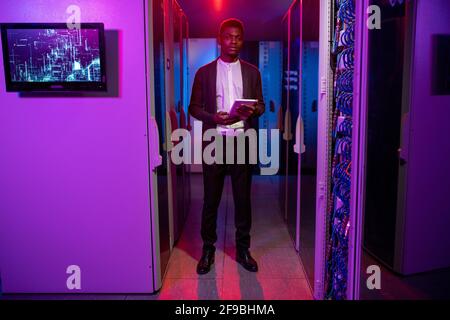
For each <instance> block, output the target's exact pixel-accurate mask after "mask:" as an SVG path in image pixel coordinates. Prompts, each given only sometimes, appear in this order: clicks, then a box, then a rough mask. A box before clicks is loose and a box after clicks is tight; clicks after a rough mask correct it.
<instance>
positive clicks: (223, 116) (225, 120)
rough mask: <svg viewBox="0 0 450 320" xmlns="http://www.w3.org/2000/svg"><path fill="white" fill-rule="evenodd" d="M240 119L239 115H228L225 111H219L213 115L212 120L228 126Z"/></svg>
mask: <svg viewBox="0 0 450 320" xmlns="http://www.w3.org/2000/svg"><path fill="white" fill-rule="evenodd" d="M238 121H240V119H239V117H230V115H229V114H228V113H227V112H224V111H219V112H217V113H216V114H215V115H214V122H215V123H216V124H218V125H222V126H228V125H230V124H233V123H236V122H238Z"/></svg>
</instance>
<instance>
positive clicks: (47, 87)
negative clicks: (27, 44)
mask: <svg viewBox="0 0 450 320" xmlns="http://www.w3.org/2000/svg"><path fill="white" fill-rule="evenodd" d="M0 28H1V37H2V47H3V50H2V51H3V67H4V73H5V84H6V91H7V92H32V91H39V92H42V91H44V92H45V91H47V92H55V91H56V92H66V91H67V92H71V91H76V92H80V91H106V90H107V86H106V58H105V54H106V52H105V29H104V24H103V23H80V28H81V29H97V30H98V35H99V49H100V73H101V79H102V81H100V82H98V81H97V82H92V81H91V82H88V81H73V82H57V81H54V82H16V81H11V70H10V65H9V46H8V37H7V31H8V30H10V29H69V28H68V26H67V23H1V24H0Z"/></svg>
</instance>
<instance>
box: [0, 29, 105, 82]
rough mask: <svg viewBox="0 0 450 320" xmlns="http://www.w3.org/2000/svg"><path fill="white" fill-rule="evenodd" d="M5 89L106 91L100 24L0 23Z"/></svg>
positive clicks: (102, 37)
mask: <svg viewBox="0 0 450 320" xmlns="http://www.w3.org/2000/svg"><path fill="white" fill-rule="evenodd" d="M1 28H2V44H3V61H4V67H5V68H4V69H5V77H6V86H7V91H33V90H38V91H42V90H45V91H46V90H50V91H53V90H56V91H72V90H77V91H78V90H96V91H97V90H99V91H103V90H106V77H105V59H104V54H105V52H104V29H103V24H95V23H91V24H81V25H80V28H75V29H69V28H68V27H67V25H66V24H64V23H63V24H2V26H1Z"/></svg>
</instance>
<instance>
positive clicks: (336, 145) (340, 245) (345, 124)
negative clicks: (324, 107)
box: [325, 0, 355, 300]
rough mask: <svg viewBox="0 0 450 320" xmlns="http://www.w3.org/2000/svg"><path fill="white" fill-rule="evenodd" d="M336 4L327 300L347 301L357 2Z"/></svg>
mask: <svg viewBox="0 0 450 320" xmlns="http://www.w3.org/2000/svg"><path fill="white" fill-rule="evenodd" d="M332 1H335V11H334V14H333V16H334V19H335V30H334V39H333V46H332V49H331V50H332V52H331V57H332V58H334V66H333V73H334V96H333V98H334V101H333V118H332V119H333V120H332V121H333V123H332V128H333V132H332V149H333V151H332V152H333V154H332V159H333V160H332V169H331V190H332V192H331V193H330V199H329V201H330V202H329V206H328V214H327V217H328V220H327V226H328V233H327V234H328V238H327V252H326V261H327V264H326V282H325V283H326V299H333V300H343V299H346V292H347V275H348V236H349V228H350V181H351V163H352V162H351V151H352V138H351V137H352V105H353V70H354V34H355V32H354V25H355V2H354V0H332Z"/></svg>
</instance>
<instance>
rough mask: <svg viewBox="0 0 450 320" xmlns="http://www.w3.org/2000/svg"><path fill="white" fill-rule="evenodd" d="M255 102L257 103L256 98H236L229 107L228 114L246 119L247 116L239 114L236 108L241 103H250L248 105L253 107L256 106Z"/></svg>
mask: <svg viewBox="0 0 450 320" xmlns="http://www.w3.org/2000/svg"><path fill="white" fill-rule="evenodd" d="M257 103H258V100H256V99H236V100H234V103H233V106H232V107H231V110H230V112H229V114H230V116H232V117H234V116H237V117H239V118H240V119H241V120H247V117H244V116H242V115H240V114H239V113H238V111H237V110H238V109H239V108H240V107H241V106H242V105H250V106H253V107H254V108H256V104H257Z"/></svg>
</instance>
